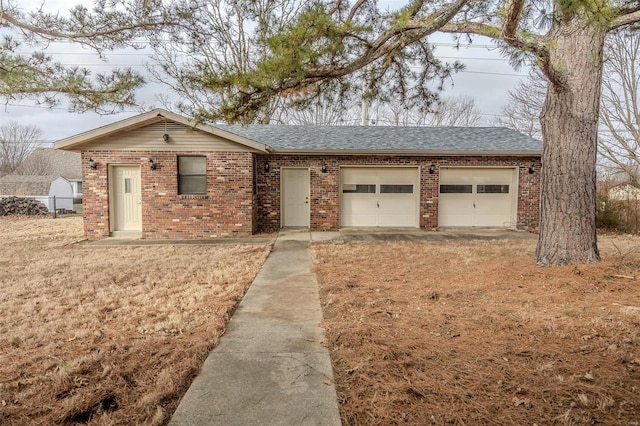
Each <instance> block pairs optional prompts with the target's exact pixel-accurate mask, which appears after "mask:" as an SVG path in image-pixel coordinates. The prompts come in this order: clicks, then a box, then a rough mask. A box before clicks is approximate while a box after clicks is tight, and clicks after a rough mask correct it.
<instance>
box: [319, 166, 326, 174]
mask: <svg viewBox="0 0 640 426" xmlns="http://www.w3.org/2000/svg"><path fill="white" fill-rule="evenodd" d="M320 170H322V173H327V165H326V164H325V165H323V166H322V169H320Z"/></svg>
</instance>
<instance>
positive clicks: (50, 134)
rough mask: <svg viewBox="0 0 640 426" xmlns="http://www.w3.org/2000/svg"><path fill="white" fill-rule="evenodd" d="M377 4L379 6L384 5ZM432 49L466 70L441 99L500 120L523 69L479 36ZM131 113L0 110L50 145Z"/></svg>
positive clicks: (61, 55)
mask: <svg viewBox="0 0 640 426" xmlns="http://www.w3.org/2000/svg"><path fill="white" fill-rule="evenodd" d="M74 3H75V2H73V1H69V0H47V1H46V2H45V5H46V8H47V10H60V11H61V12H63V11H66V10H68V9H69V5H70V4H74ZM384 3H385V2H384V1H381V2H380V4H384ZM20 4H21V7H23V8H24V9H23V10H29V8H30V7H36V6H37V5H39V4H40V2H39V1H38V2H34V1H32V0H24V1H21V2H20ZM431 40H432V42H433V43H435V45H436V54H437V56H439V57H440V58H442V59H443V61H448V62H452V61H454V60H456V59H458V60H460V61H461V62H463V63H465V64H466V70H465V71H464V72H461V73H458V74H456V75H455V76H454V78H453V81H452V82H450V83H448V84H447V86H446V91H445V92H444V93H442V97H449V96H461V95H466V96H470V97H472V98H474V99H475V101H476V105H477V106H478V107H479V109H480V112H481V113H482V122H481V125H491V122H492V120H493V119H495V116H496V115H500V113H501V109H502V107H503V105H504V104H505V103H506V102H507V95H508V90H510V89H512V88H513V87H514V86H515V84H516V83H517V82H518V81H519V80H521V79H523V78H524V77H526V74H527V72H528V70H527V69H522V70H519V71H515V70H514V69H513V68H511V66H510V65H509V64H508V62H507V61H506V60H505V59H504V58H502V57H501V56H500V55H499V53H498V51H497V49H495V48H492V47H490V45H491V42H490V41H489V40H488V39H484V38H481V37H476V38H474V41H473V44H472V45H470V46H468V47H465V46H462V47H460V48H459V49H455V48H453V44H454V43H453V38H452V36H451V35H449V34H436V35H434V36H432V37H431ZM46 53H47V54H49V55H51V56H52V57H53V58H54V59H55V60H57V61H59V62H62V63H63V64H65V65H79V66H87V67H88V68H90V69H92V70H96V71H103V72H104V71H107V70H108V69H109V67H118V66H119V67H123V66H131V67H133V69H134V70H137V71H139V72H144V70H145V68H144V64H145V62H146V60H147V58H146V54H145V53H144V52H140V51H133V50H124V51H119V52H115V53H113V54H109V55H108V56H107V62H106V63H104V62H101V61H100V59H98V58H97V57H96V56H95V55H94V54H93V53H92V51H91V50H89V49H86V48H82V47H78V46H74V45H71V44H70V43H52V44H51V45H50V46H49V47H48V48H47V49H46ZM163 91H165V92H166V89H164V88H163V87H161V86H158V85H153V84H150V85H148V86H146V87H144V88H143V89H141V90H140V92H139V94H138V101H139V102H141V103H142V104H144V105H145V107H151V106H154V105H155V106H159V103H158V101H157V99H156V95H157V94H158V93H163ZM138 113H139V112H138V111H137V110H135V109H133V108H132V109H131V110H130V111H129V112H126V113H119V114H115V115H107V116H100V115H98V114H95V113H83V114H75V113H70V112H68V111H67V110H66V109H65V108H64V106H63V105H61V107H58V108H55V109H48V108H46V107H41V106H36V105H34V104H33V103H27V102H22V103H18V102H11V101H9V102H8V103H7V104H6V105H3V106H2V109H1V110H0V124H3V123H5V122H8V121H18V122H20V123H22V124H35V125H37V126H39V127H40V128H41V129H42V130H43V140H44V141H46V142H53V141H56V140H59V139H63V138H66V137H69V136H73V135H75V134H78V133H82V132H84V131H87V130H90V129H93V128H95V127H99V126H104V125H107V124H110V123H113V122H115V121H118V120H121V119H124V118H127V117H131V116H133V115H136V114H138Z"/></svg>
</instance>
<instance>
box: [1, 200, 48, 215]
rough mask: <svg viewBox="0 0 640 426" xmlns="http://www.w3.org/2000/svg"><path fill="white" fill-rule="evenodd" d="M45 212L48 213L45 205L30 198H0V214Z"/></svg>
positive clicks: (44, 213)
mask: <svg viewBox="0 0 640 426" xmlns="http://www.w3.org/2000/svg"><path fill="white" fill-rule="evenodd" d="M47 214H49V210H48V209H47V207H46V206H45V205H44V204H42V203H41V202H40V201H37V200H34V199H32V198H21V197H7V198H2V199H0V216H9V215H25V216H42V215H47Z"/></svg>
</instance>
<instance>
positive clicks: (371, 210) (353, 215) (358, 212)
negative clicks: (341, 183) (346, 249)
mask: <svg viewBox="0 0 640 426" xmlns="http://www.w3.org/2000/svg"><path fill="white" fill-rule="evenodd" d="M359 195H360V194H358V195H356V194H344V197H343V200H344V202H345V203H346V204H348V205H349V206H351V208H350V209H347V210H346V211H345V212H344V214H343V217H342V219H343V226H376V216H375V209H376V200H375V198H374V197H363V196H359ZM367 195H368V194H367Z"/></svg>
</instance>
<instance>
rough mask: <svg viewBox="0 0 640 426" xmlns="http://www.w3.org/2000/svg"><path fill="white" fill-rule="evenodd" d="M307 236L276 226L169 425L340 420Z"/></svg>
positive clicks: (270, 423) (266, 423)
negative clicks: (257, 267) (223, 329)
mask: <svg viewBox="0 0 640 426" xmlns="http://www.w3.org/2000/svg"><path fill="white" fill-rule="evenodd" d="M309 240H310V233H309V231H295V230H283V231H282V232H281V233H280V235H279V236H278V239H277V240H276V243H275V245H274V249H273V251H272V253H271V254H270V255H269V257H268V258H267V261H266V262H265V264H264V265H263V267H262V269H261V270H260V272H259V273H258V275H257V276H256V278H255V280H254V282H253V284H252V285H251V287H250V289H249V291H248V292H247V294H246V296H245V297H244V299H243V300H242V302H241V303H240V305H239V306H238V309H237V310H236V312H235V313H234V315H233V317H232V319H231V321H230V322H229V326H228V329H227V332H226V334H225V335H224V336H223V337H222V339H221V340H220V343H219V345H218V346H217V347H216V348H214V350H213V351H212V352H211V354H210V355H209V357H208V358H207V360H206V361H205V363H204V365H203V367H202V371H201V373H200V375H199V376H198V377H196V379H195V380H194V382H193V384H192V385H191V387H190V388H189V390H188V391H187V393H186V394H185V396H184V398H183V399H182V401H181V402H180V405H179V406H178V409H177V410H176V412H175V413H174V415H173V418H172V419H171V422H170V423H169V424H170V425H171V426H183V425H185V426H186V425H190V426H198V425H340V415H339V411H338V403H337V399H336V391H335V387H334V385H333V373H332V370H331V362H330V359H329V352H328V350H327V348H325V347H324V346H322V344H321V342H322V339H323V329H322V328H321V327H320V322H321V320H322V311H321V309H320V297H319V295H318V283H317V280H316V277H315V275H314V274H312V273H311V272H310V258H309V250H308V249H309Z"/></svg>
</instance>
